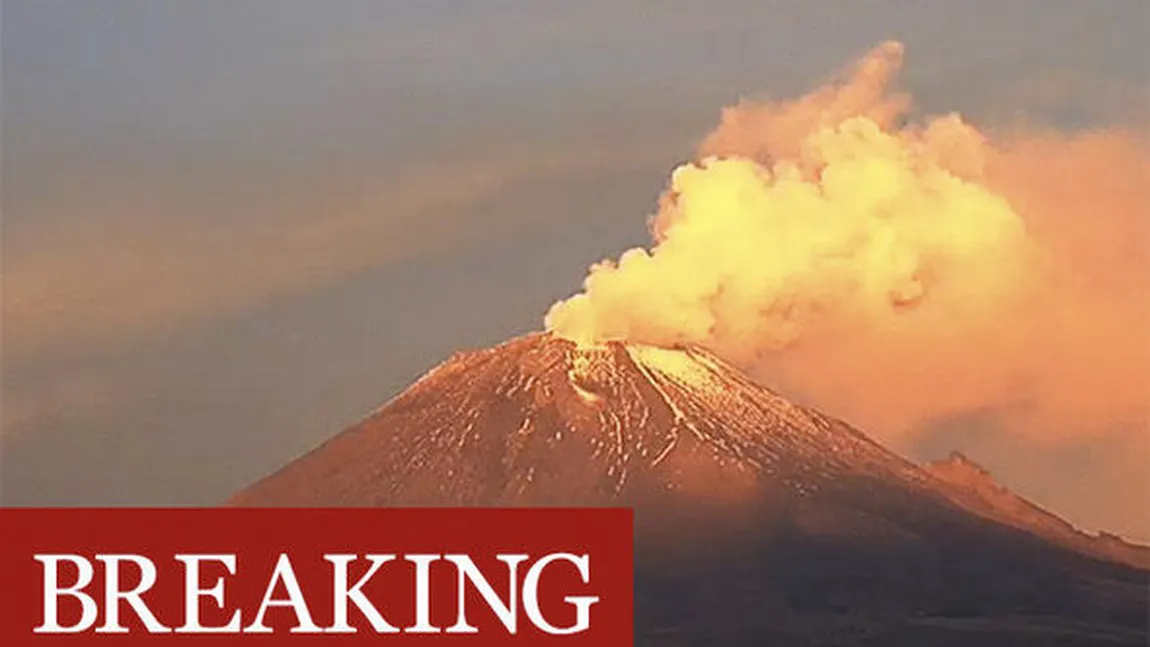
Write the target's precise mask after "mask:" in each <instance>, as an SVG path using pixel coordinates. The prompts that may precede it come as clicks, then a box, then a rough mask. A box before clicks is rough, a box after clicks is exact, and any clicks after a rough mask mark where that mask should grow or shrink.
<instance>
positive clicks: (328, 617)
mask: <svg viewBox="0 0 1150 647" xmlns="http://www.w3.org/2000/svg"><path fill="white" fill-rule="evenodd" d="M0 582H2V583H0V595H2V596H3V602H2V604H3V606H2V607H0V645H5V646H9V645H11V646H13V647H20V646H23V645H33V646H36V645H44V646H50V645H62V644H67V645H89V644H97V645H108V646H109V647H111V646H112V645H139V644H153V641H156V642H159V643H164V644H169V643H179V644H190V643H195V644H201V645H202V644H212V645H217V644H224V645H228V644H238V645H252V646H255V645H273V644H274V645H283V644H285V643H286V644H299V645H327V644H337V645H343V644H366V643H371V644H375V645H378V644H384V645H390V644H395V645H428V646H431V645H448V644H449V645H454V646H458V647H466V646H467V645H516V644H519V645H552V644H554V645H572V646H574V645H611V646H615V645H630V644H632V605H633V599H632V596H633V592H632V519H631V511H630V510H626V509H593V508H578V509H526V508H524V509H485V508H460V509H448V508H428V509H415V508H349V509H241V508H213V509H131V508H121V509H32V508H20V509H15V508H9V509H3V510H0ZM380 640H383V642H382V643H380V642H379V641H380Z"/></svg>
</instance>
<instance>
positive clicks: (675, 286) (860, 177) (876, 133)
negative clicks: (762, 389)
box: [546, 43, 1150, 535]
mask: <svg viewBox="0 0 1150 647" xmlns="http://www.w3.org/2000/svg"><path fill="white" fill-rule="evenodd" d="M901 62H902V48H901V46H900V45H898V44H897V43H885V44H883V45H880V46H879V47H878V48H876V49H875V50H873V51H872V52H871V53H869V54H868V55H867V56H865V57H864V58H863V59H862V60H860V61H859V62H858V63H857V64H856V65H854V66H853V67H852V68H851V70H849V71H848V73H846V74H845V75H843V76H842V77H840V78H838V79H835V80H834V81H832V82H831V83H829V84H827V85H825V86H823V87H820V88H817V89H815V90H814V91H812V92H811V93H809V94H807V95H806V96H804V97H801V98H799V99H796V100H793V101H786V102H743V103H741V104H739V105H736V106H734V107H732V108H728V109H726V110H725V111H724V112H723V116H722V121H721V123H720V125H719V126H718V127H717V128H716V129H715V130H714V131H713V132H712V133H710V134H709V135H708V136H707V137H706V138H704V140H703V142H702V144H701V146H700V150H699V153H698V157H697V158H696V161H694V162H691V163H688V164H684V165H682V166H681V167H680V168H678V169H677V170H676V171H675V172H674V173H673V174H672V177H671V180H670V184H669V187H668V189H667V191H666V192H665V194H664V195H663V197H662V199H661V201H660V204H659V207H658V210H657V212H656V213H655V215H654V216H653V217H652V219H651V230H652V235H653V238H654V244H653V246H652V247H651V248H650V249H642V248H637V249H632V250H629V251H627V252H624V253H623V254H622V255H621V256H620V257H619V260H618V261H604V262H602V263H599V264H597V265H595V266H594V267H592V268H591V271H590V273H589V275H588V276H587V278H586V280H585V283H584V289H583V291H582V293H580V294H578V295H576V296H574V297H572V298H570V299H568V300H565V301H562V302H559V303H557V304H555V305H554V306H553V307H552V308H551V310H550V311H549V312H548V314H547V317H546V324H547V326H548V328H549V329H551V330H553V331H555V332H556V333H558V334H560V335H563V336H566V337H568V338H571V339H573V340H576V341H579V342H596V341H603V340H610V339H621V340H627V341H632V342H640V343H649V344H657V345H675V344H700V345H703V346H706V347H709V348H711V349H713V350H715V351H716V352H718V353H719V354H721V355H724V356H726V357H728V358H730V359H733V360H735V361H736V362H738V363H741V364H742V365H743V366H744V367H746V368H747V369H748V370H750V371H752V372H753V373H754V374H756V375H757V376H759V377H760V378H761V379H763V380H764V381H766V382H768V383H770V384H772V385H774V386H776V387H777V388H779V389H781V390H783V391H784V392H786V393H788V394H791V395H792V396H794V397H797V398H799V399H801V400H803V401H806V402H809V403H812V404H814V405H815V406H817V407H819V408H821V409H824V410H827V411H829V412H831V413H834V414H836V415H839V416H842V417H844V418H846V419H847V420H849V421H851V422H852V423H854V424H856V425H858V426H860V427H861V428H863V429H866V430H868V431H869V432H871V433H873V434H875V435H876V436H878V437H879V438H881V439H883V440H884V441H886V442H887V443H888V444H891V445H893V446H894V447H896V448H898V449H901V450H903V451H908V452H912V453H913V452H914V451H915V449H916V447H918V446H919V445H920V444H921V443H922V442H923V439H924V438H925V434H927V433H928V430H929V429H930V428H931V426H932V425H934V424H935V423H937V422H939V421H943V420H948V419H954V418H961V417H963V416H969V415H970V414H972V413H975V412H985V411H991V412H993V423H994V427H995V428H996V429H998V433H1000V434H1002V435H1004V436H1009V437H1019V438H1025V440H1026V442H1027V443H1030V444H1031V445H1032V446H1033V447H1035V448H1036V449H1035V450H1034V451H1045V450H1043V449H1042V448H1044V447H1046V448H1064V447H1067V446H1070V445H1080V444H1082V443H1087V444H1088V443H1090V442H1093V441H1096V442H1098V443H1103V444H1106V445H1107V446H1110V447H1113V446H1115V444H1117V446H1121V447H1125V448H1126V449H1127V450H1129V451H1137V450H1138V449H1139V448H1141V447H1144V443H1141V444H1139V443H1140V439H1141V438H1143V437H1144V436H1145V434H1146V432H1147V428H1148V419H1147V413H1148V411H1147V405H1146V397H1147V394H1148V393H1150V335H1148V334H1147V332H1146V331H1147V330H1150V300H1148V295H1150V260H1148V255H1147V254H1146V243H1147V241H1150V139H1148V138H1147V137H1146V135H1145V134H1143V133H1140V132H1136V131H1131V130H1122V129H1107V130H1099V131H1090V132H1082V133H1075V134H1062V133H1057V132H1047V131H1027V130H1025V129H1018V128H1016V129H1015V130H1012V131H1009V132H1006V133H998V134H995V135H993V136H992V135H991V134H987V133H985V132H981V131H979V130H978V129H977V128H975V127H974V126H973V125H971V124H969V123H967V122H966V121H964V120H963V119H962V118H961V117H960V116H958V115H953V114H952V115H944V116H941V117H935V118H930V119H926V120H924V121H922V122H918V123H916V122H909V121H908V120H907V117H906V115H907V109H908V107H909V105H910V102H909V99H908V98H907V97H906V96H905V95H902V94H899V93H897V92H894V91H893V90H892V84H893V82H894V80H895V77H896V75H897V72H898V69H899V66H900V65H901ZM988 446H990V445H988ZM1051 451H1054V450H1053V449H1051ZM1118 454H1121V451H1119V452H1118ZM1109 455H1111V456H1112V455H1115V454H1114V452H1111V453H1110V454H1109ZM1139 456H1141V457H1142V458H1141V459H1139V460H1137V461H1134V462H1135V463H1137V464H1138V465H1140V466H1141V468H1143V469H1150V457H1146V456H1144V455H1143V454H1139ZM979 458H985V457H979ZM999 458H1002V457H999ZM1030 458H1032V456H1024V455H1014V456H1011V457H1007V458H1003V459H1002V460H1001V461H1000V462H1001V464H1004V465H1007V466H1008V471H1009V466H1010V465H1012V464H1013V465H1020V464H1021V463H1023V462H1025V461H1027V460H1029V459H1030ZM990 462H993V461H990ZM1113 465H1114V467H1115V468H1116V469H1119V468H1121V469H1127V468H1129V465H1128V464H1126V463H1122V464H1118V463H1113ZM1052 469H1053V468H1052ZM1023 471H1027V470H1018V473H1022V472H1023ZM1030 471H1031V472H1032V471H1033V470H1030ZM1127 473H1129V472H1127ZM1032 476H1033V474H1032ZM1007 480H1009V478H1008V479H1007ZM1093 496H1094V497H1095V500H1098V501H1102V500H1108V501H1112V500H1114V499H1115V497H1114V496H1112V495H1110V494H1109V493H1107V492H1103V491H1095V492H1094V493H1093ZM1128 498H1129V497H1128ZM1126 511H1127V512H1128V513H1131V514H1130V516H1131V518H1134V517H1138V516H1141V515H1134V514H1132V511H1131V510H1129V509H1126ZM1138 523H1140V524H1141V526H1139V527H1140V528H1141V534H1143V535H1147V534H1150V520H1142V521H1139V522H1138Z"/></svg>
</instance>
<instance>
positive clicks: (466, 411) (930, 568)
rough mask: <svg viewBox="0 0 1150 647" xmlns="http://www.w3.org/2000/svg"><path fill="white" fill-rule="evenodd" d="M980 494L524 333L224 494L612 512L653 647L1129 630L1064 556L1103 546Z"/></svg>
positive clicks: (997, 493) (763, 395)
mask: <svg viewBox="0 0 1150 647" xmlns="http://www.w3.org/2000/svg"><path fill="white" fill-rule="evenodd" d="M960 477H961V478H960ZM987 483H993V480H992V479H990V477H989V474H987V473H986V471H985V470H983V469H982V468H980V467H978V466H977V465H975V464H974V463H973V462H971V461H970V460H969V459H966V458H965V457H962V456H961V455H956V456H952V457H951V458H950V459H948V460H946V461H942V462H940V463H938V464H935V465H933V467H929V468H927V469H923V468H921V467H919V466H917V465H914V464H913V463H910V462H909V461H907V460H905V459H903V458H902V457H900V456H898V455H896V454H894V453H893V452H890V451H888V450H887V449H885V448H883V447H882V446H881V445H879V444H877V443H875V442H874V441H872V440H870V439H869V438H867V437H866V436H865V435H864V434H862V433H861V432H859V431H856V430H854V429H852V428H851V427H849V426H848V425H846V424H845V423H843V422H841V421H838V420H835V419H833V418H830V417H828V416H825V415H823V414H821V413H819V412H817V411H814V410H812V409H808V408H806V407H802V406H799V405H796V404H794V403H791V402H789V401H788V400H786V399H785V398H783V397H782V396H780V395H779V394H777V393H775V392H773V391H771V390H770V389H767V388H766V387H764V386H762V385H760V384H758V383H756V382H755V381H753V380H752V379H750V378H749V377H748V376H746V375H745V374H743V373H742V372H741V371H739V370H738V369H737V368H735V367H733V366H731V365H730V364H727V363H726V362H724V361H722V360H721V359H719V358H717V357H715V356H714V355H712V354H711V353H709V352H707V351H706V350H703V349H699V348H694V347H676V348H662V347H655V346H645V345H640V344H631V343H624V342H618V341H611V342H606V343H601V344H594V345H587V344H582V345H581V344H576V343H573V342H571V341H568V340H565V339H562V338H560V337H557V336H554V335H550V334H546V333H533V334H530V335H525V336H523V337H518V338H515V339H512V340H509V341H507V342H505V343H502V344H499V345H497V346H494V347H491V348H486V349H480V350H474V351H469V352H464V353H456V354H454V355H453V356H452V357H451V358H449V359H448V360H447V361H445V362H443V363H442V364H440V365H438V366H436V367H435V368H433V369H432V370H430V371H428V372H427V373H426V374H425V375H423V376H422V377H421V378H419V379H418V380H417V381H416V382H415V383H414V384H412V385H411V386H410V387H409V388H408V389H407V390H405V391H404V392H403V393H401V394H399V395H398V396H397V397H395V398H394V399H392V400H391V401H390V402H388V403H386V404H385V405H384V406H383V407H381V408H379V409H377V410H376V411H375V412H373V413H372V414H371V415H369V416H368V417H367V418H365V419H364V420H362V421H361V422H359V423H358V424H356V425H354V426H353V427H352V428H350V429H348V430H346V431H344V432H342V433H340V434H338V435H336V436H334V437H333V438H331V439H330V440H329V441H327V442H326V443H324V444H323V445H321V446H320V447H318V448H316V449H315V450H313V451H312V452H310V453H308V454H306V455H305V456H303V457H301V458H299V459H297V460H296V461H294V462H293V463H291V464H289V465H288V466H287V467H285V468H283V469H282V470H280V471H279V472H277V473H275V474H272V475H271V476H269V477H267V478H265V479H263V480H262V481H260V482H258V483H256V484H254V485H252V486H251V487H249V488H247V489H246V490H243V491H241V492H239V493H237V494H236V495H235V496H234V497H233V499H232V501H231V502H232V503H233V504H237V505H255V506H268V505H291V506H340V505H347V506H375V505H384V506H389V505H435V506H443V505H448V506H458V505H466V506H474V505H481V506H482V505H499V506H506V505H512V506H515V505H565V506H566V505H624V506H630V507H633V508H634V509H635V511H636V515H635V523H636V546H637V553H636V556H637V562H636V600H635V604H636V619H637V630H638V632H639V635H640V636H644V637H646V638H649V639H651V640H654V641H657V642H658V643H659V644H698V643H699V641H700V640H702V639H703V638H704V637H706V638H708V639H717V638H722V637H723V636H728V635H730V636H734V637H739V638H738V639H736V640H720V642H721V643H722V644H732V645H736V644H737V645H742V644H748V645H749V644H762V643H763V642H769V643H771V644H781V645H788V644H812V642H811V640H810V638H811V635H812V634H811V632H812V631H816V633H820V635H821V634H826V636H824V637H826V640H824V641H823V643H820V644H824V643H825V644H840V643H838V642H835V641H837V640H839V638H841V637H842V636H855V637H857V635H856V634H857V631H858V629H859V627H858V625H857V624H856V620H857V618H859V617H863V616H867V617H870V618H880V619H881V618H885V619H886V620H875V621H874V622H875V623H877V624H875V625H873V626H875V627H879V626H881V627H886V629H885V630H890V631H896V632H903V633H901V634H898V635H899V636H902V637H907V636H919V637H925V639H922V640H911V641H910V642H909V643H908V644H918V643H922V644H943V643H939V642H938V641H937V640H935V638H936V637H937V634H936V633H915V632H920V631H926V632H935V631H938V630H939V629H938V627H934V626H932V625H929V624H927V625H923V626H922V627H918V628H916V626H914V625H913V623H914V622H917V621H911V624H907V625H905V626H904V625H901V624H899V623H895V624H893V625H892V624H890V621H889V618H891V617H892V614H894V616H896V617H902V618H912V619H914V618H919V619H921V618H924V617H927V616H934V617H940V618H943V619H944V620H945V619H946V618H948V617H954V616H970V615H971V614H983V615H985V614H991V615H993V614H998V615H1000V616H1004V617H1010V618H1014V617H1021V616H1026V615H1027V614H1032V615H1038V616H1042V615H1046V616H1049V615H1051V614H1054V615H1058V616H1063V617H1066V618H1073V619H1075V621H1082V622H1087V623H1095V624H1098V625H1099V626H1101V627H1103V630H1104V631H1109V629H1107V628H1106V627H1108V626H1109V625H1108V623H1111V622H1114V618H1118V620H1117V622H1119V624H1120V625H1121V626H1122V627H1125V626H1128V625H1131V624H1138V623H1143V624H1144V619H1145V614H1144V609H1145V595H1144V586H1142V585H1144V576H1145V572H1144V571H1137V570H1131V569H1126V568H1125V567H1121V566H1119V565H1116V564H1104V563H1102V562H1099V561H1095V560H1094V559H1090V558H1087V557H1086V556H1084V555H1081V554H1079V553H1078V552H1087V553H1089V554H1090V555H1092V556H1105V555H1107V554H1108V553H1106V552H1105V551H1101V550H1095V549H1091V547H1090V546H1087V545H1086V544H1082V543H1080V542H1079V543H1075V542H1078V539H1077V535H1075V534H1074V532H1075V531H1074V530H1073V529H1072V528H1071V529H1070V530H1065V528H1062V527H1060V526H1058V525H1057V524H1056V523H1053V522H1049V520H1048V519H1047V518H1046V517H1041V516H1040V515H1038V513H1034V515H1031V516H1027V514H1022V513H1019V512H1018V511H1019V510H1023V511H1024V512H1025V511H1027V510H1029V508H1026V507H1025V505H1023V504H1022V503H1019V502H1020V501H1023V500H1022V499H1020V498H1017V497H1015V498H1010V497H1014V495H1013V494H1011V493H1009V491H1006V490H1005V489H1001V490H1000V489H998V486H997V485H996V484H995V485H994V486H990V485H987ZM988 502H989V503H988ZM1035 509H1037V508H1036V507H1035ZM1038 510H1040V509H1038ZM1042 514H1047V513H1045V511H1042ZM1048 516H1049V515H1048ZM1020 519H1021V520H1024V521H1026V523H1022V522H1020V521H1019V520H1020ZM1034 519H1038V521H1036V522H1034V523H1031V521H1032V520H1034ZM1054 519H1056V518H1054ZM1059 521H1060V520H1059ZM1062 523H1064V522H1062ZM1059 533H1062V534H1059ZM1067 533H1069V534H1067ZM1052 537H1053V538H1054V539H1053V540H1052V539H1051V538H1052ZM1107 543H1108V545H1109V544H1113V545H1119V544H1118V543H1117V542H1113V541H1111V542H1107ZM1083 546H1085V548H1083ZM1091 546H1092V545H1091ZM1067 548H1072V549H1073V550H1068V549H1067ZM1076 551H1078V552H1076ZM1083 582H1089V587H1091V590H1092V591H1103V593H1102V594H1094V593H1092V594H1091V595H1087V596H1083V595H1081V592H1082V591H1083V590H1084V586H1085V585H1084V584H1083ZM1138 582H1141V584H1138ZM1139 586H1141V587H1142V588H1138V587H1139ZM844 609H846V610H850V613H849V614H844V613H843V610H844ZM812 611H816V612H817V613H818V614H820V615H818V616H817V620H814V621H812V620H811V616H810V615H809V614H810V613H811V612H812ZM859 614H861V615H859ZM884 623H885V624H884ZM722 627H726V629H716V628H722ZM1030 629H1031V627H1029V626H1027V627H1023V629H1021V630H1019V631H1023V632H1025V631H1030ZM1039 629H1042V630H1044V631H1045V630H1046V629H1043V628H1042V627H1039ZM716 631H719V632H720V634H722V635H720V634H716V633H715V632H716ZM1122 631H1125V629H1122ZM723 632H726V633H723ZM907 632H909V633H907ZM956 635H957V636H958V639H959V640H960V642H957V643H945V644H965V643H963V642H961V639H963V638H968V636H966V634H964V633H962V631H959V632H958V634H956ZM1019 635H1023V634H1011V638H1010V640H1009V641H1008V642H1007V643H1003V644H1012V645H1013V644H1023V643H1021V642H1018V641H1017V640H1015V638H1017V637H1018V636H1019ZM796 636H798V638H796ZM891 636H894V637H897V636H895V635H894V634H891ZM680 638H681V640H680ZM767 638H772V639H770V640H767ZM894 643H899V644H903V643H907V641H906V640H902V639H897V640H896V639H894V638H892V639H891V640H880V641H879V642H878V643H876V644H894ZM868 644H869V643H868ZM1033 644H1045V643H1033Z"/></svg>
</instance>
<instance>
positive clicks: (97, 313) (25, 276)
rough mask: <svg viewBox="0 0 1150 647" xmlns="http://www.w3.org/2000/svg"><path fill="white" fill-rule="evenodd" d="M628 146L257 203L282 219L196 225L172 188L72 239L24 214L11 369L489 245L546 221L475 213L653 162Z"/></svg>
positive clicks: (13, 267) (427, 170)
mask: <svg viewBox="0 0 1150 647" xmlns="http://www.w3.org/2000/svg"><path fill="white" fill-rule="evenodd" d="M624 142H625V143H624ZM625 145H630V146H629V147H627V148H622V147H623V146H625ZM620 146H621V150H604V148H603V146H602V144H599V143H596V142H589V143H585V144H570V143H569V144H568V145H566V146H556V147H555V148H531V147H518V148H516V147H513V146H503V147H502V148H500V149H495V150H492V149H486V150H484V151H483V155H482V156H480V155H478V154H471V155H465V154H456V155H453V156H450V157H449V158H447V160H446V161H439V162H436V163H428V162H425V163H416V162H414V161H413V162H412V163H411V165H410V166H409V167H408V168H406V169H404V170H403V171H401V172H399V173H391V174H388V175H387V176H386V177H385V178H384V179H381V180H380V181H378V182H373V183H371V184H370V185H369V186H365V187H360V188H357V189H355V190H353V191H351V192H350V193H348V192H339V193H338V194H335V195H333V188H332V187H331V186H325V185H323V183H322V182H309V181H308V180H306V179H305V180H302V182H303V183H304V184H305V189H307V190H313V191H314V192H315V193H317V194H318V195H314V196H309V197H306V198H304V200H303V201H302V203H300V204H293V203H291V202H288V201H287V200H285V199H281V198H277V197H275V194H276V193H277V192H282V194H283V195H284V196H288V197H296V196H299V195H300V193H301V191H300V190H299V187H284V188H282V189H277V188H276V187H272V186H270V185H257V186H256V187H254V188H253V189H252V190H253V191H255V192H257V193H261V194H264V195H265V196H267V195H270V196H271V197H266V199H265V200H264V201H263V202H261V203H260V205H259V209H260V210H262V211H264V212H270V214H271V215H270V217H269V216H268V214H263V215H262V216H261V217H249V216H250V214H244V213H235V214H229V213H223V214H219V213H195V212H194V210H195V209H197V208H200V206H201V204H200V203H199V202H194V201H193V203H192V204H191V205H190V206H189V205H185V204H180V202H179V200H180V199H181V196H180V195H179V194H176V195H173V196H168V195H164V194H163V191H164V189H163V188H162V187H161V188H158V189H156V190H155V191H152V192H149V191H147V190H145V191H144V198H139V199H123V200H120V201H119V202H116V203H115V205H114V207H112V208H111V210H107V209H105V210H103V211H101V206H100V205H98V204H94V205H83V204H75V203H67V202H66V203H65V207H64V209H65V210H66V211H72V212H75V213H85V212H87V213H86V214H85V215H86V217H85V218H82V219H78V218H72V219H69V220H67V223H66V226H58V225H57V223H55V222H53V221H51V220H47V222H46V224H45V225H43V226H36V221H35V220H34V219H32V218H29V217H26V216H27V214H21V215H22V216H25V217H24V218H23V219H22V220H23V221H24V222H29V223H31V226H28V225H25V226H23V227H22V228H21V229H20V231H18V232H17V231H15V229H16V228H15V227H9V231H6V235H7V236H8V237H7V239H6V249H5V258H4V295H3V317H4V352H5V358H6V359H7V360H9V361H12V360H21V359H24V358H27V357H32V356H37V355H41V354H45V353H49V354H50V353H59V352H67V351H69V350H76V349H83V348H91V347H94V346H98V345H100V344H104V343H115V342H120V341H124V340H125V339H131V338H133V337H135V336H140V335H145V336H146V335H149V334H155V333H157V332H158V331H161V330H164V329H168V328H171V327H175V326H180V325H184V324H186V323H188V322H191V321H195V320H199V319H202V318H205V317H213V316H219V315H221V314H226V313H229V312H235V311H238V310H242V309H244V308H248V307H251V306H252V305H254V304H258V303H262V302H264V301H266V300H267V299H269V298H272V297H274V296H276V295H281V294H285V293H290V292H292V291H296V290H303V289H309V288H315V287H318V286H322V285H325V284H327V283H330V282H332V281H337V280H339V279H341V278H344V277H346V276H348V275H350V274H353V273H355V272H357V271H360V270H363V269H366V268H372V267H380V266H385V265H387V264H390V263H395V262H399V261H402V260H403V259H405V258H410V257H411V256H412V255H415V254H419V253H426V252H427V251H428V250H431V249H436V248H443V247H444V246H451V245H455V244H459V243H461V242H464V241H467V240H469V239H475V238H479V239H482V237H483V236H485V235H487V232H488V231H489V230H491V229H492V228H493V227H498V226H500V223H499V222H496V221H497V220H498V219H499V218H506V219H509V220H514V219H524V218H530V217H534V216H538V215H540V214H521V213H509V214H502V215H500V216H497V217H496V218H494V219H493V218H491V217H478V216H476V215H475V214H474V213H473V212H472V211H471V208H472V207H474V206H475V205H477V204H479V203H482V202H484V201H486V200H489V199H491V198H493V197H494V196H496V195H498V194H499V192H501V191H503V190H504V189H505V188H507V187H508V186H510V185H513V184H518V183H530V182H535V181H540V180H542V179H545V178H548V177H561V176H564V175H569V174H578V173H582V172H587V171H590V170H598V169H607V170H609V169H620V170H622V169H627V168H634V167H636V166H638V165H641V164H643V163H646V162H648V157H649V153H648V152H647V151H646V150H645V149H644V147H643V145H642V140H641V138H638V137H634V138H624V139H622V140H621V143H620ZM361 171H362V169H361ZM217 188H218V187H217ZM337 188H338V187H337ZM62 189H66V187H62ZM110 190H111V191H112V192H116V191H117V190H118V189H117V188H116V187H111V188H110ZM208 190H211V187H208ZM231 208H232V209H237V208H238V207H235V206H232V207H231ZM137 209H138V211H135V210H137Z"/></svg>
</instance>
